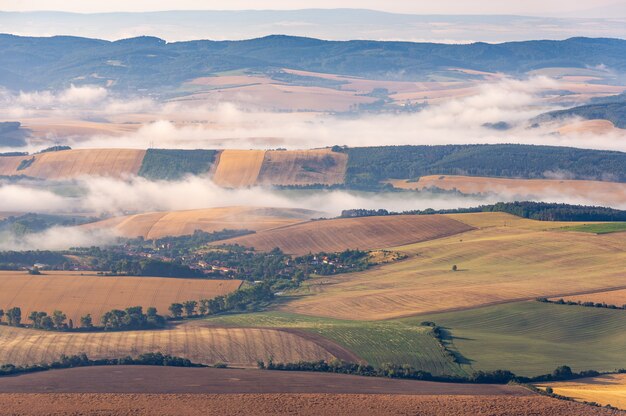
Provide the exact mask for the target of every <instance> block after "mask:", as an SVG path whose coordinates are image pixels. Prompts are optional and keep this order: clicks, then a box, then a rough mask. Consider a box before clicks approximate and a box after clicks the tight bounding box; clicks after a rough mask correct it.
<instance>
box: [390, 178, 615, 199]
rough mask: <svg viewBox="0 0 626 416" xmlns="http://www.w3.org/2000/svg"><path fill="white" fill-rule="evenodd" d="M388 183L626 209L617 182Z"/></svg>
mask: <svg viewBox="0 0 626 416" xmlns="http://www.w3.org/2000/svg"><path fill="white" fill-rule="evenodd" d="M389 183H391V184H392V185H393V186H394V187H396V188H400V189H420V190H422V189H427V188H440V189H445V190H454V189H456V190H458V191H460V192H463V193H465V194H476V193H495V194H503V195H507V196H510V197H512V196H518V197H520V198H522V199H525V198H526V199H527V198H532V197H533V196H534V197H537V196H539V197H541V196H548V195H555V194H558V195H567V196H568V197H571V198H578V199H580V200H588V201H592V202H593V203H594V204H600V205H608V206H626V184H624V183H617V182H603V181H584V180H560V179H508V178H486V177H476V176H455V175H431V176H422V177H421V178H419V180H418V181H417V182H409V181H408V180H403V179H395V180H390V181H389Z"/></svg>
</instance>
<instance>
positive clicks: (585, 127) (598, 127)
mask: <svg viewBox="0 0 626 416" xmlns="http://www.w3.org/2000/svg"><path fill="white" fill-rule="evenodd" d="M615 130H616V127H615V126H614V125H613V123H611V122H610V121H609V120H585V121H580V122H577V123H572V124H567V125H565V126H562V127H559V129H558V130H557V132H558V133H559V134H561V135H568V134H586V133H592V134H607V133H612V132H614V131H615Z"/></svg>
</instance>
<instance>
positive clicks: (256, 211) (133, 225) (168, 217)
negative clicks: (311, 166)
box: [79, 207, 320, 239]
mask: <svg viewBox="0 0 626 416" xmlns="http://www.w3.org/2000/svg"><path fill="white" fill-rule="evenodd" d="M316 215H317V216H319V215H320V213H318V212H316V211H310V210H306V209H297V208H261V207H220V208H206V209H196V210H189V211H167V212H149V213H145V214H136V215H128V216H123V217H115V218H109V219H106V220H103V221H98V222H94V223H89V224H84V225H81V226H79V228H82V229H87V230H93V229H110V230H113V231H115V233H116V234H119V235H120V236H123V237H131V238H132V237H140V236H141V237H143V238H145V239H155V238H161V237H165V236H179V235H189V234H193V232H194V231H195V230H202V231H206V232H214V231H221V230H223V229H231V230H232V229H239V230H241V229H247V230H252V231H261V230H267V229H272V228H277V227H283V226H286V225H292V224H297V223H299V222H303V221H306V220H308V219H310V218H313V217H315V216H316Z"/></svg>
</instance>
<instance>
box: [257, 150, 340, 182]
mask: <svg viewBox="0 0 626 416" xmlns="http://www.w3.org/2000/svg"><path fill="white" fill-rule="evenodd" d="M347 163H348V155H347V154H344V153H338V152H333V151H331V150H330V149H315V150H289V151H268V152H266V153H265V160H264V161H263V166H262V167H261V172H260V174H259V178H258V183H259V184H269V185H313V184H324V185H334V184H339V183H343V181H344V176H345V173H346V166H347Z"/></svg>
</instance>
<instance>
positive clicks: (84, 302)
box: [0, 271, 241, 324]
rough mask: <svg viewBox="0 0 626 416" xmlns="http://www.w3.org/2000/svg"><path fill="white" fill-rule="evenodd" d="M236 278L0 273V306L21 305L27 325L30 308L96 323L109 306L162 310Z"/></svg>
mask: <svg viewBox="0 0 626 416" xmlns="http://www.w3.org/2000/svg"><path fill="white" fill-rule="evenodd" d="M240 285H241V281H239V280H206V279H177V278H165V277H131V276H124V277H112V276H106V277H105V276H97V275H95V274H92V275H81V273H79V272H51V271H50V272H45V274H43V275H29V274H27V273H26V272H24V271H0V309H4V310H7V309H8V308H11V307H13V306H18V307H20V308H21V309H22V317H23V321H24V322H25V323H26V321H27V319H26V317H28V315H29V314H30V312H32V311H44V312H47V313H51V312H52V311H54V310H55V309H57V310H61V311H63V312H64V313H65V314H66V315H67V317H68V319H72V320H73V321H74V322H75V323H76V324H77V323H78V322H79V320H80V317H81V316H84V315H86V314H91V315H92V317H93V320H94V323H95V324H99V322H100V317H101V316H102V315H103V314H104V313H105V312H106V311H109V310H111V309H125V308H127V307H130V306H143V307H144V308H148V307H150V306H154V307H156V308H157V309H158V311H159V312H160V313H161V314H167V308H168V307H169V306H170V305H171V304H172V303H173V302H182V301H185V300H199V299H206V298H213V297H215V296H219V295H225V294H227V293H230V292H232V291H234V290H237V289H238V288H239V286H240Z"/></svg>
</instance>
